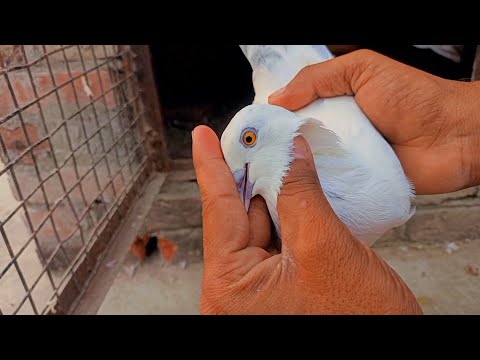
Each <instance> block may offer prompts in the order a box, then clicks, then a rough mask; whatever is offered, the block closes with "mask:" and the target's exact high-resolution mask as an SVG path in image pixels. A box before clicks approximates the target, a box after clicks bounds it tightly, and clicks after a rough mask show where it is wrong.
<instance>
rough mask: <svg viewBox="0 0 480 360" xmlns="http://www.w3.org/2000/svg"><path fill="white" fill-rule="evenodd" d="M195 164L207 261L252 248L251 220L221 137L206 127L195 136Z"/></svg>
mask: <svg viewBox="0 0 480 360" xmlns="http://www.w3.org/2000/svg"><path fill="white" fill-rule="evenodd" d="M192 147H193V162H194V166H195V172H196V174H197V180H198V184H199V187H200V192H201V194H202V207H203V232H204V248H205V260H207V258H208V257H209V256H210V255H219V254H225V253H231V252H235V251H238V250H240V249H243V248H245V247H247V246H248V218H247V215H246V213H245V208H244V207H243V204H242V202H241V201H240V197H239V195H238V191H237V187H236V185H235V180H234V178H233V175H232V173H231V171H230V169H229V168H228V166H227V164H226V163H225V160H224V159H223V153H222V150H221V147H220V142H219V140H218V137H217V135H216V134H215V133H214V132H213V130H211V129H210V128H208V127H206V126H198V127H197V128H195V129H194V131H193V133H192Z"/></svg>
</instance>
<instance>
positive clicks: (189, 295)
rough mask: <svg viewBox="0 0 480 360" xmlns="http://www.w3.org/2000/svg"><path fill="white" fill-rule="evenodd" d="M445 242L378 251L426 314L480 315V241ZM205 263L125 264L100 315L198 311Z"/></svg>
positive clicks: (159, 261)
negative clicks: (131, 268) (478, 270)
mask: <svg viewBox="0 0 480 360" xmlns="http://www.w3.org/2000/svg"><path fill="white" fill-rule="evenodd" d="M457 246H458V247H459V249H458V250H456V251H453V252H451V253H449V251H448V250H447V249H448V247H447V246H444V244H437V245H430V246H424V247H422V246H420V249H419V248H418V246H407V245H400V246H391V247H390V246H389V247H381V248H378V249H376V251H377V252H378V253H379V254H380V255H381V256H382V257H383V258H384V259H385V260H386V261H387V262H388V263H389V264H390V265H391V266H392V267H393V268H394V269H395V270H396V271H397V272H398V273H399V274H400V275H401V276H402V278H403V279H404V280H405V282H406V283H407V284H408V285H409V286H410V288H411V289H412V291H413V292H414V294H415V296H416V297H417V299H418V301H419V303H420V304H421V306H422V308H423V310H424V312H425V314H480V276H475V275H472V274H471V273H468V272H466V271H465V267H466V266H468V265H477V266H478V265H480V261H479V259H480V240H475V241H471V242H463V243H457ZM202 274H203V264H202V263H201V262H199V263H193V264H187V265H186V267H185V264H184V263H181V264H172V265H170V264H167V263H165V261H163V260H162V259H161V257H160V256H154V257H152V258H149V259H148V261H146V262H145V263H144V264H143V265H141V266H139V267H138V268H137V270H136V272H135V274H134V276H133V277H131V276H130V274H129V273H128V270H127V267H126V266H125V267H124V268H123V269H122V270H121V271H120V272H119V273H118V275H117V277H116V279H115V281H114V283H113V285H112V287H111V288H110V290H109V292H108V294H107V295H106V297H105V299H104V301H103V303H102V304H101V306H100V308H99V310H98V314H104V315H105V314H164V315H168V314H172V315H173V314H198V313H199V303H200V294H201V281H202Z"/></svg>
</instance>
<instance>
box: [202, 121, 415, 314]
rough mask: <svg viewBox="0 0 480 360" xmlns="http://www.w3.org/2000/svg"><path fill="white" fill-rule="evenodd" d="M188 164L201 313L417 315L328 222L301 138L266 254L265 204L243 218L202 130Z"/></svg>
mask: <svg viewBox="0 0 480 360" xmlns="http://www.w3.org/2000/svg"><path fill="white" fill-rule="evenodd" d="M193 159H194V164H195V170H196V173H197V180H198V184H199V186H200V191H201V194H202V208H203V214H202V215H203V234H204V235H203V240H204V241H203V242H204V264H205V269H204V275H203V289H202V301H201V309H200V310H201V313H202V314H421V309H420V306H419V305H418V303H417V301H416V299H415V297H414V295H413V294H412V292H411V291H410V290H409V289H408V287H407V286H406V285H405V283H404V282H403V281H402V279H401V278H400V277H399V276H398V274H396V273H395V271H394V270H393V269H391V268H390V267H389V266H388V265H387V264H386V263H385V262H384V261H383V260H382V259H381V258H380V257H379V256H378V255H377V254H376V253H375V252H374V251H373V250H372V249H370V248H369V247H368V246H366V245H364V244H363V243H361V242H360V241H359V240H357V239H356V238H354V237H353V236H352V235H351V233H350V232H349V231H348V229H347V228H346V226H345V225H344V224H343V223H342V221H341V220H340V219H339V218H338V217H337V216H336V214H335V213H334V211H333V209H332V208H331V207H330V204H329V203H328V201H327V199H326V198H325V195H324V194H323V191H322V189H321V185H320V182H319V180H318V176H317V172H316V170H315V166H314V163H313V157H312V154H311V151H310V149H309V147H308V143H307V142H306V141H305V140H304V139H303V138H302V137H298V138H296V139H295V160H294V162H293V164H292V167H291V169H290V171H289V174H288V176H287V178H286V179H285V182H284V185H283V187H282V190H281V192H280V195H279V199H278V209H279V215H280V221H281V226H282V229H283V239H282V249H281V253H277V252H274V251H270V249H271V233H270V220H269V215H268V210H267V207H266V204H265V202H264V200H263V199H262V198H260V197H258V196H257V197H255V198H253V199H252V201H251V204H250V208H249V211H248V214H247V213H246V211H245V207H244V205H243V204H242V202H241V200H240V196H239V195H238V191H237V187H236V184H235V181H234V178H233V176H232V174H231V172H230V169H229V168H228V166H227V164H226V163H225V161H224V159H223V154H222V151H221V148H220V143H219V140H218V137H217V136H216V134H215V133H214V132H213V131H212V130H211V129H210V128H208V127H206V126H200V127H197V128H196V129H195V130H194V132H193Z"/></svg>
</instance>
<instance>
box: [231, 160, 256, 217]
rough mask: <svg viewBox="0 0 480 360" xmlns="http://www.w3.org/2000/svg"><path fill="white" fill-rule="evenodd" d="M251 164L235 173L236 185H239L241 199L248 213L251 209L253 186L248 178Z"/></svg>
mask: <svg viewBox="0 0 480 360" xmlns="http://www.w3.org/2000/svg"><path fill="white" fill-rule="evenodd" d="M249 165H250V164H248V163H247V164H245V168H243V169H240V170H236V171H235V172H234V173H233V176H234V177H235V183H236V184H237V189H238V193H239V194H240V199H241V200H242V202H243V204H244V205H245V210H246V211H247V212H248V208H249V207H250V199H251V198H252V191H253V185H255V184H252V183H251V182H250V180H249V177H248V168H249Z"/></svg>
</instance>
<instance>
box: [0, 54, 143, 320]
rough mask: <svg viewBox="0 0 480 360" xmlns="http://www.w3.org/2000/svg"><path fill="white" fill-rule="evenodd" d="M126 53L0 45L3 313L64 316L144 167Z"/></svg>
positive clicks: (136, 93)
mask: <svg viewBox="0 0 480 360" xmlns="http://www.w3.org/2000/svg"><path fill="white" fill-rule="evenodd" d="M135 64H136V63H135V58H134V54H133V53H132V49H131V47H130V46H121V45H0V155H1V159H0V160H1V161H0V314H47V313H55V312H58V311H61V312H67V311H68V308H69V307H70V306H71V305H72V304H73V303H74V301H75V299H76V298H78V296H79V295H80V294H81V293H82V291H83V290H84V288H85V286H86V282H87V279H88V277H89V274H90V273H92V271H93V269H94V267H95V266H96V264H97V263H98V260H99V258H100V257H101V256H102V252H104V250H105V249H106V246H107V245H108V242H109V240H110V238H111V236H112V234H113V232H114V230H115V228H116V227H117V226H118V224H119V222H120V219H121V218H122V214H124V213H125V211H126V209H128V204H129V203H130V202H132V201H133V197H134V194H135V193H136V192H137V191H138V187H139V186H140V185H139V184H141V182H142V181H143V179H144V177H145V176H146V173H147V172H148V168H149V161H148V156H147V154H146V151H145V147H146V144H145V141H146V136H145V132H144V126H143V125H142V124H144V123H145V116H146V115H145V106H144V103H143V101H142V96H141V85H140V83H139V76H138V73H137V70H136V65H135Z"/></svg>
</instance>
